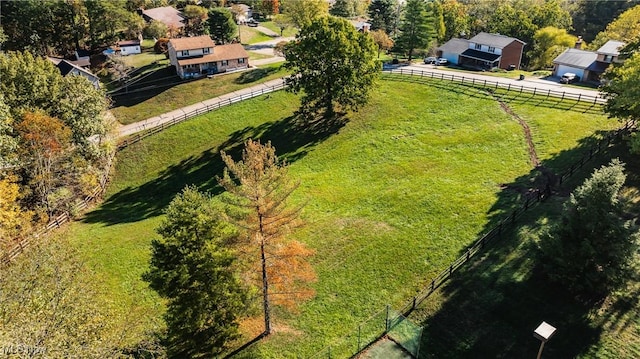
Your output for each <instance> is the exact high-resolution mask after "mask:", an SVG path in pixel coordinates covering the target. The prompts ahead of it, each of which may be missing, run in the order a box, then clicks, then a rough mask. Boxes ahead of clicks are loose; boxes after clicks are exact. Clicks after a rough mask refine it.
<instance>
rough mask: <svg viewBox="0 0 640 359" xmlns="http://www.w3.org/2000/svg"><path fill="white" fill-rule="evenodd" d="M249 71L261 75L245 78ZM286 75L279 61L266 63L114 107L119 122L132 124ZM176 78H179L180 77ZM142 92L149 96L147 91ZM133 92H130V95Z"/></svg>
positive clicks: (197, 81)
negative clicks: (274, 63) (258, 66)
mask: <svg viewBox="0 0 640 359" xmlns="http://www.w3.org/2000/svg"><path fill="white" fill-rule="evenodd" d="M248 74H256V75H257V74H260V76H256V78H255V79H251V80H244V79H248V78H249V77H251V76H248ZM285 75H286V72H285V71H284V70H283V69H280V65H279V64H278V65H269V66H264V67H262V68H260V69H254V70H250V71H249V72H236V73H232V74H227V75H221V76H216V77H214V78H212V79H207V78H202V79H200V80H196V81H190V82H185V83H181V84H178V85H175V86H172V87H166V88H164V90H163V91H159V93H158V94H156V95H155V96H153V97H150V98H148V99H146V100H140V101H132V103H130V104H129V105H128V106H119V107H115V108H113V109H112V110H111V111H112V112H113V114H114V116H115V117H116V118H117V119H118V121H119V122H120V123H122V124H129V123H133V122H138V121H142V120H145V119H147V118H150V117H153V116H157V115H160V114H162V113H165V112H169V111H172V110H175V109H176V108H180V107H184V106H188V105H191V104H194V103H197V102H200V101H203V100H207V99H210V98H213V97H216V96H220V95H223V94H227V93H230V92H233V91H236V90H239V89H241V88H245V87H248V86H253V85H256V84H259V83H262V82H266V81H269V80H272V79H275V78H278V77H282V76H285ZM175 79H176V81H177V80H178V78H177V77H175ZM143 95H144V96H147V94H146V93H145V94H143ZM132 96H133V95H129V98H131V97H132Z"/></svg>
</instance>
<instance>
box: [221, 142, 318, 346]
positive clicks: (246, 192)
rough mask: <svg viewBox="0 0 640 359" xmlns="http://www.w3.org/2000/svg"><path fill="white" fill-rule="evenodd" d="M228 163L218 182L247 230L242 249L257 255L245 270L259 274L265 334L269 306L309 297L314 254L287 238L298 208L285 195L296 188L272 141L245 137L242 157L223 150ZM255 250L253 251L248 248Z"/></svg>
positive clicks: (225, 160)
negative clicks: (236, 158) (292, 205)
mask: <svg viewBox="0 0 640 359" xmlns="http://www.w3.org/2000/svg"><path fill="white" fill-rule="evenodd" d="M222 159H223V160H224V163H225V164H226V168H225V171H224V175H223V177H222V178H220V179H219V182H220V184H221V185H222V186H223V187H224V188H225V189H226V190H227V191H228V192H229V193H230V194H231V196H229V197H227V200H228V201H229V203H230V204H232V205H233V206H234V207H235V208H236V209H239V211H236V212H235V213H233V214H232V218H234V219H235V222H236V223H237V224H238V225H239V226H240V227H241V228H242V229H244V230H245V231H246V234H247V238H248V243H247V245H246V249H245V250H244V251H245V252H248V253H256V251H255V249H257V253H256V254H255V255H254V260H251V261H249V264H250V267H249V273H259V275H258V276H257V278H254V280H256V281H257V283H259V284H258V286H259V287H260V288H261V291H262V305H263V310H264V323H265V334H267V335H268V334H270V333H271V328H272V323H271V321H272V320H271V305H272V304H293V303H295V302H297V301H299V300H302V299H304V298H309V297H311V296H313V294H314V293H313V291H312V290H311V289H309V288H307V287H306V284H307V283H308V282H310V281H313V280H315V272H314V271H313V268H312V267H311V266H310V265H309V263H308V262H307V260H306V259H307V257H309V256H310V255H311V254H312V252H311V251H310V250H308V249H307V248H305V246H304V245H303V244H301V243H298V242H296V241H291V240H288V239H287V233H288V232H289V230H290V229H291V228H292V227H294V226H296V225H297V224H298V216H299V213H300V210H301V207H293V208H292V207H290V206H289V205H288V199H289V196H290V195H291V193H292V192H293V191H294V190H295V189H296V188H298V183H295V182H292V181H291V179H289V178H288V175H287V166H286V164H284V163H280V162H279V161H278V157H277V156H276V152H275V148H273V146H271V144H270V143H267V144H265V145H262V144H261V143H260V142H259V141H252V140H248V141H247V142H245V148H244V150H243V152H242V160H241V161H237V162H236V161H234V160H233V159H232V158H231V157H230V156H228V155H227V154H226V153H224V152H222ZM252 249H253V250H252Z"/></svg>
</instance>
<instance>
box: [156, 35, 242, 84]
mask: <svg viewBox="0 0 640 359" xmlns="http://www.w3.org/2000/svg"><path fill="white" fill-rule="evenodd" d="M168 51H169V59H170V61H171V65H173V66H175V68H176V73H177V74H178V76H180V78H183V79H185V78H193V77H199V76H202V75H210V74H216V73H220V72H226V71H233V70H239V69H245V68H248V67H249V54H248V53H247V51H245V49H244V47H242V45H240V44H228V45H216V44H215V43H214V42H213V40H211V37H209V35H203V36H196V37H183V38H179V39H171V40H169V45H168Z"/></svg>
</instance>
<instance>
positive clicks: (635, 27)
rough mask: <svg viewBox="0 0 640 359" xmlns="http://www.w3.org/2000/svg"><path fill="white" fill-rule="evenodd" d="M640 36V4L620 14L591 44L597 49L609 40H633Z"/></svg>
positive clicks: (591, 46)
mask: <svg viewBox="0 0 640 359" xmlns="http://www.w3.org/2000/svg"><path fill="white" fill-rule="evenodd" d="M638 38H640V5H638V6H635V7H633V8H631V9H629V10H627V11H625V12H623V13H622V14H620V16H618V17H617V18H616V19H615V20H614V21H613V22H611V23H610V24H609V25H607V28H606V29H605V30H604V31H602V32H600V33H599V34H598V35H597V36H596V38H595V40H593V42H592V43H591V45H590V46H589V47H590V48H591V49H592V50H597V49H598V48H600V46H602V45H604V44H605V43H606V42H607V41H608V40H618V41H623V42H627V43H628V42H631V41H634V40H636V39H638Z"/></svg>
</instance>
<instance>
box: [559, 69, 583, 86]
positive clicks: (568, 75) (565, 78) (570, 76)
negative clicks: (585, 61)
mask: <svg viewBox="0 0 640 359" xmlns="http://www.w3.org/2000/svg"><path fill="white" fill-rule="evenodd" d="M578 81H580V77H579V76H578V75H576V74H574V73H573V72H565V74H564V75H562V77H561V78H560V83H561V84H570V83H574V82H578Z"/></svg>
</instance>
